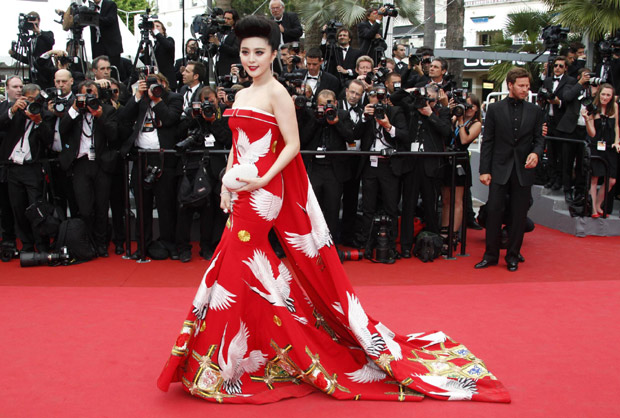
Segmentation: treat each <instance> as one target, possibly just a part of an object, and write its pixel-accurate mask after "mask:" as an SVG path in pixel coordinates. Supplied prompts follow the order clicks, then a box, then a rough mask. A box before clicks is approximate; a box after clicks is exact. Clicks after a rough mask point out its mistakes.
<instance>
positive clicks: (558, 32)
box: [541, 25, 570, 50]
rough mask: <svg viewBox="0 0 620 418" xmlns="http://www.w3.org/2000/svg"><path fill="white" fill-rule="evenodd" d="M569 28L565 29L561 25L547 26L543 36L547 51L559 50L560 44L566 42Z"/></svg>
mask: <svg viewBox="0 0 620 418" xmlns="http://www.w3.org/2000/svg"><path fill="white" fill-rule="evenodd" d="M569 32H570V29H569V28H563V27H562V26H561V25H552V26H546V27H545V28H544V29H543V31H542V34H541V38H542V39H543V43H544V47H545V49H549V50H557V49H558V48H559V46H560V43H562V42H564V41H566V38H567V37H568V33H569Z"/></svg>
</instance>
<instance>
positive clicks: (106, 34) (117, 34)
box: [90, 0, 123, 58]
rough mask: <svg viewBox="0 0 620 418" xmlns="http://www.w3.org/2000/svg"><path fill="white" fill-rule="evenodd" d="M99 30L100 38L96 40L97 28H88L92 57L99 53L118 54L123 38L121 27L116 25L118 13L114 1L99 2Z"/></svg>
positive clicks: (121, 47)
mask: <svg viewBox="0 0 620 418" xmlns="http://www.w3.org/2000/svg"><path fill="white" fill-rule="evenodd" d="M99 5H100V6H101V11H100V13H99V32H100V33H101V38H100V39H99V42H97V29H96V28H95V27H92V26H91V28H90V42H91V45H92V53H93V58H97V57H98V56H99V55H108V56H118V55H120V54H121V52H123V40H122V38H121V29H120V28H119V26H118V14H117V10H118V8H117V7H116V3H115V2H113V1H111V0H101V3H99Z"/></svg>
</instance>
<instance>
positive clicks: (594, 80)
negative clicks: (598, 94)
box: [588, 73, 607, 86]
mask: <svg viewBox="0 0 620 418" xmlns="http://www.w3.org/2000/svg"><path fill="white" fill-rule="evenodd" d="M588 75H589V76H590V80H588V83H590V84H591V85H593V86H600V85H601V84H603V83H605V82H607V80H605V79H604V78H601V77H597V76H596V73H588Z"/></svg>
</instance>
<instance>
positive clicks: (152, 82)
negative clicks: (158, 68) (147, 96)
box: [146, 75, 165, 98]
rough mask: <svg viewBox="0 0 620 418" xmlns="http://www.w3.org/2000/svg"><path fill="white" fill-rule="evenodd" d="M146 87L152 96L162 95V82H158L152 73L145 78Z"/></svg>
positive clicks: (158, 96)
mask: <svg viewBox="0 0 620 418" xmlns="http://www.w3.org/2000/svg"><path fill="white" fill-rule="evenodd" d="M146 88H147V90H148V91H149V92H151V94H152V95H153V97H157V98H160V97H161V96H163V95H164V91H165V89H164V86H163V84H159V79H158V78H157V77H155V76H153V75H149V76H148V77H147V78H146Z"/></svg>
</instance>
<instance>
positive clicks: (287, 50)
mask: <svg viewBox="0 0 620 418" xmlns="http://www.w3.org/2000/svg"><path fill="white" fill-rule="evenodd" d="M305 55H306V54H305V51H304V50H303V49H302V45H301V43H299V42H291V43H288V44H283V45H281V46H280V60H276V61H274V65H275V66H277V67H279V68H276V67H275V66H274V71H279V72H280V73H281V74H285V73H292V72H293V71H295V70H298V69H303V68H305V67H304V59H305Z"/></svg>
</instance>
